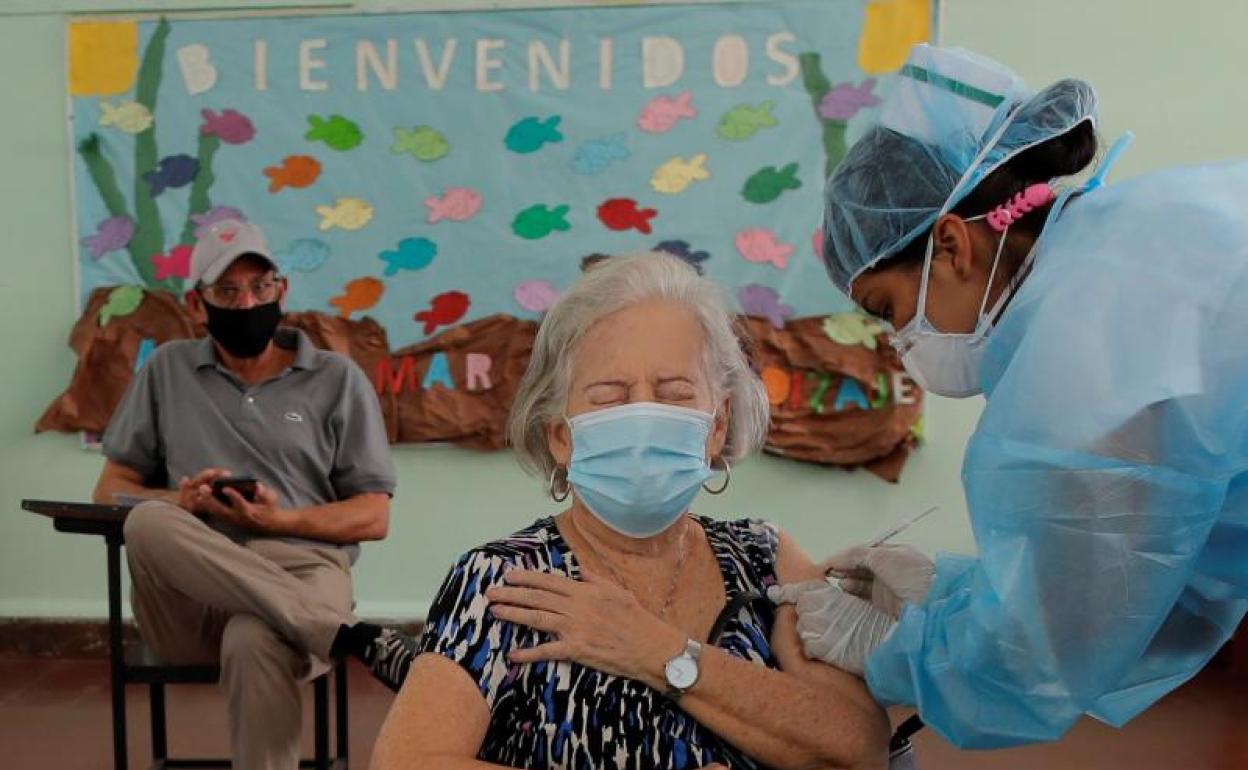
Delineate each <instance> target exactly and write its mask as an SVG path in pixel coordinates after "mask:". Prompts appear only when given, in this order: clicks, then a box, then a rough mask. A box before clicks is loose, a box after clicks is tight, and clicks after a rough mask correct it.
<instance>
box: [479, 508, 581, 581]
mask: <svg viewBox="0 0 1248 770" xmlns="http://www.w3.org/2000/svg"><path fill="white" fill-rule="evenodd" d="M565 554H566V548H565V547H564V545H563V539H562V538H561V537H560V536H559V529H558V527H557V526H556V525H555V520H554V519H553V518H551V517H549V516H546V517H543V518H540V519H538V520H537V521H535V522H533V523H532V524H530V525H529V526H527V527H525V528H524V529H521V530H517V531H516V532H513V533H511V534H510V535H507V536H506V537H501V538H498V539H497V540H491V541H489V542H487V543H482V544H481V545H479V546H477V547H475V548H472V549H470V550H468V551H467V552H466V553H464V554H463V555H462V556H460V557H459V560H458V561H457V562H456V565H455V568H456V569H467V570H472V571H485V570H499V569H510V568H518V569H533V570H544V571H560V572H561V571H564V569H565V558H564V557H565Z"/></svg>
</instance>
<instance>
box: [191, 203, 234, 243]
mask: <svg viewBox="0 0 1248 770" xmlns="http://www.w3.org/2000/svg"><path fill="white" fill-rule="evenodd" d="M227 219H233V220H235V221H237V222H246V221H247V217H246V215H244V214H243V212H241V211H239V210H238V209H236V208H234V207H233V206H213V207H212V208H210V209H208V210H207V211H205V212H204V213H202V214H191V221H192V222H194V223H195V237H196V238H199V237H201V236H203V234H204V233H205V232H207V230H208V228H210V227H212V226H213V225H215V224H216V223H218V222H224V221H225V220H227Z"/></svg>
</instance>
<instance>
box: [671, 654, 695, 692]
mask: <svg viewBox="0 0 1248 770" xmlns="http://www.w3.org/2000/svg"><path fill="white" fill-rule="evenodd" d="M666 673H667V683H668V684H670V685H671V686H672V687H675V688H676V689H677V690H686V689H688V688H690V687H692V686H693V683H694V682H696V681H698V663H697V661H695V660H694V659H693V658H691V657H689V656H688V655H681V656H680V657H679V658H673V659H672V660H669V661H668V662H667V671H666Z"/></svg>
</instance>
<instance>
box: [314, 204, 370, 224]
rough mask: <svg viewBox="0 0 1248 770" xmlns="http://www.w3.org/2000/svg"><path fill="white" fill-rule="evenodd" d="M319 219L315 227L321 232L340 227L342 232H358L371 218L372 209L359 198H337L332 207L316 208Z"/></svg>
mask: <svg viewBox="0 0 1248 770" xmlns="http://www.w3.org/2000/svg"><path fill="white" fill-rule="evenodd" d="M316 213H317V214H319V215H320V217H321V223H320V224H319V225H318V226H317V227H319V228H320V229H321V230H328V229H330V228H332V227H341V228H342V229H343V230H359V229H360V228H361V227H363V226H364V225H366V224H368V223H369V220H371V219H372V218H373V207H372V205H371V204H369V203H368V201H365V200H362V199H360V198H338V199H337V200H335V201H334V205H333V206H317V207H316Z"/></svg>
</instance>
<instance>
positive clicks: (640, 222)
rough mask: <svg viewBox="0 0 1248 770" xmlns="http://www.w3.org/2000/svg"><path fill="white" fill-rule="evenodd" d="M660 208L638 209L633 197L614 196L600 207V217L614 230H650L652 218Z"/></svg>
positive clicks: (646, 231)
mask: <svg viewBox="0 0 1248 770" xmlns="http://www.w3.org/2000/svg"><path fill="white" fill-rule="evenodd" d="M658 213H659V212H658V209H638V208H637V201H635V200H633V199H632V198H612V199H610V200H608V201H604V202H603V204H602V205H601V206H599V207H598V219H600V220H602V223H603V224H604V225H606V226H607V227H608V228H610V229H612V230H637V231H639V232H643V233H647V234H648V233H649V232H650V220H651V219H654V217H655V215H656V214H658Z"/></svg>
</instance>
